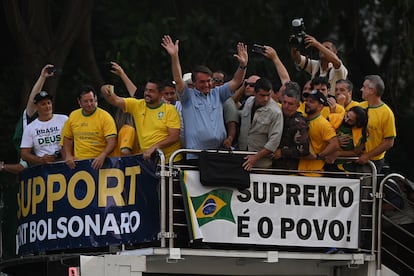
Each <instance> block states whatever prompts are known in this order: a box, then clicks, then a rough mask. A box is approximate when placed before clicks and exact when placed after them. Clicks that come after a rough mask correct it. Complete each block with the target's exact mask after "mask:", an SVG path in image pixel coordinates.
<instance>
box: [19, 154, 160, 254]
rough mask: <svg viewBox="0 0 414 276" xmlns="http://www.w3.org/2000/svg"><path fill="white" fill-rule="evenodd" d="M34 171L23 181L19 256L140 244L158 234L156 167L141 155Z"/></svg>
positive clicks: (42, 167)
mask: <svg viewBox="0 0 414 276" xmlns="http://www.w3.org/2000/svg"><path fill="white" fill-rule="evenodd" d="M91 162H92V160H82V161H78V162H77V164H76V168H75V169H74V170H71V169H69V167H67V165H66V164H65V163H63V162H62V163H55V164H47V165H41V166H36V167H30V168H28V169H26V170H24V171H23V173H22V174H21V176H20V191H19V193H18V213H17V216H18V226H17V233H16V239H17V245H18V254H19V255H27V254H33V253H39V252H47V251H51V250H59V249H76V248H93V247H104V246H108V245H117V244H137V243H142V242H148V241H153V240H156V239H157V235H158V233H159V232H160V215H159V198H158V192H157V187H158V184H159V178H158V177H157V176H156V175H155V171H156V165H155V164H151V163H150V162H148V161H144V160H143V158H142V155H136V156H130V157H122V158H107V159H106V161H105V164H104V166H103V167H102V168H101V169H100V170H94V169H92V168H91Z"/></svg>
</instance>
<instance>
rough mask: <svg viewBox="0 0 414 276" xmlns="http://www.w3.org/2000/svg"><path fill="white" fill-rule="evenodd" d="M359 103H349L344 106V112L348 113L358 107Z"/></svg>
mask: <svg viewBox="0 0 414 276" xmlns="http://www.w3.org/2000/svg"><path fill="white" fill-rule="evenodd" d="M359 104H360V103H359V102H357V101H351V102H350V103H349V104H347V105H346V106H345V111H349V110H350V109H351V108H352V107H354V106H358V105H359Z"/></svg>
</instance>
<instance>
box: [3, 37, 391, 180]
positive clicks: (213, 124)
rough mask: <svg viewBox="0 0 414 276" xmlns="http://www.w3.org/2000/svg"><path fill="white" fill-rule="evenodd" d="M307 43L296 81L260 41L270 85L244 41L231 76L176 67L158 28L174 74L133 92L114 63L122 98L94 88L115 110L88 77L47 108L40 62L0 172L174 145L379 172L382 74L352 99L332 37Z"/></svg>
mask: <svg viewBox="0 0 414 276" xmlns="http://www.w3.org/2000/svg"><path fill="white" fill-rule="evenodd" d="M305 45H306V47H313V48H316V49H317V50H318V51H319V59H318V60H313V59H310V58H308V57H306V56H304V55H302V54H301V52H300V50H299V49H297V48H294V47H292V49H291V55H292V61H293V62H295V63H296V65H297V67H299V68H300V69H302V70H303V71H304V72H306V74H308V76H309V81H307V82H306V83H304V84H303V85H302V86H301V85H299V84H298V83H297V82H295V81H293V80H291V78H290V75H289V73H288V71H287V69H286V67H285V65H284V64H283V62H282V61H281V60H280V58H279V56H278V53H277V51H276V50H275V49H274V48H272V47H271V46H267V45H265V46H263V48H262V51H261V54H262V55H263V56H264V57H266V58H267V59H269V60H270V61H271V62H272V63H273V64H274V66H275V68H276V71H277V74H278V77H279V79H280V83H281V85H280V88H279V89H277V90H276V89H275V88H274V87H273V85H272V83H271V82H270V81H269V80H268V79H266V78H265V77H261V76H259V75H256V74H252V75H250V76H246V71H247V68H248V60H249V54H248V49H247V45H245V44H244V43H238V44H237V46H236V53H235V54H234V59H235V60H237V62H238V65H237V68H236V70H235V72H234V74H233V76H232V77H231V78H227V74H226V73H225V72H223V71H222V70H216V71H214V72H212V71H211V70H210V69H209V68H208V67H207V66H204V65H200V66H196V67H194V70H193V71H192V72H191V73H185V74H183V72H182V69H181V64H180V58H179V54H178V53H179V41H178V40H177V41H173V40H172V38H171V37H170V36H169V35H165V36H163V37H162V43H161V46H162V47H163V48H164V49H165V51H166V52H167V53H168V54H169V56H170V58H171V68H172V76H173V80H169V81H160V80H157V79H151V80H148V81H147V83H146V84H145V90H144V92H143V93H138V89H137V86H136V85H135V84H134V83H133V81H131V80H130V79H129V77H128V76H127V74H126V73H125V72H124V70H123V69H122V67H121V66H120V65H119V64H117V63H116V62H111V72H112V73H113V74H115V75H117V76H118V77H119V78H120V79H121V80H122V82H123V83H124V85H125V87H126V88H127V90H128V93H129V97H120V96H118V95H117V93H116V92H117V91H115V89H114V86H113V85H110V84H104V85H103V86H101V87H100V93H101V95H102V96H103V98H104V99H105V100H106V101H107V102H108V103H109V104H111V105H113V106H115V107H117V108H118V109H117V111H116V115H115V116H114V117H115V118H114V117H113V116H112V115H111V114H110V113H108V112H107V111H105V110H104V109H102V108H100V107H98V95H97V91H96V90H95V88H94V87H92V86H83V87H82V88H81V89H80V90H79V93H78V97H77V101H78V104H79V107H80V108H79V109H76V110H74V111H73V112H71V113H70V114H69V116H66V115H62V114H54V113H53V103H52V102H53V97H52V96H51V95H50V94H49V93H48V92H46V91H43V90H42V89H43V85H44V83H45V81H46V80H47V78H49V77H51V76H53V75H54V73H53V70H49V69H50V68H52V67H53V65H51V64H47V65H45V66H44V68H43V69H42V70H41V74H40V76H39V79H38V80H37V82H36V83H35V84H34V86H33V89H32V91H31V93H30V96H29V100H28V104H27V107H26V109H25V111H24V113H23V115H22V119H21V122H20V124H21V129H22V133H21V140H19V139H17V142H16V144H17V145H18V150H19V153H20V156H21V160H20V162H19V163H16V164H5V163H4V162H0V171H1V170H5V171H9V172H12V173H19V172H20V171H22V170H23V169H24V168H26V167H27V166H31V165H37V164H46V163H52V162H55V161H58V160H63V161H65V162H66V164H67V165H68V166H69V167H70V168H74V167H75V166H76V162H75V161H76V160H80V159H93V161H92V163H91V164H92V167H93V168H94V169H99V168H101V167H102V165H103V163H104V160H105V158H107V157H110V156H123V155H132V154H138V153H142V154H143V157H144V159H149V158H151V157H153V155H154V153H155V152H156V150H157V149H160V150H162V151H163V152H164V154H165V156H166V160H169V158H170V156H171V155H172V153H173V152H174V151H176V150H178V149H180V148H186V149H197V150H208V149H223V148H225V149H232V150H241V151H249V152H251V154H246V156H245V162H244V163H243V167H244V169H246V170H248V171H250V170H252V169H253V168H255V167H256V168H276V169H284V170H299V171H319V172H321V171H357V172H358V171H364V170H365V169H366V168H365V166H364V165H366V164H367V162H368V161H372V162H373V163H374V164H375V166H376V168H377V171H378V172H381V169H382V167H383V165H384V158H385V153H386V151H387V150H389V149H390V148H391V147H392V146H393V143H394V139H395V137H396V127H395V119H394V114H393V112H392V110H391V109H390V108H389V107H388V105H387V104H385V103H384V102H383V101H382V99H381V98H382V96H383V93H384V90H385V85H384V82H383V80H382V78H381V77H380V76H378V75H368V76H366V77H365V80H364V82H363V84H362V87H361V89H360V91H361V93H362V94H361V97H362V99H363V101H362V102H357V101H355V99H353V97H352V94H353V90H354V85H353V84H352V82H351V81H350V80H349V79H347V76H348V70H347V68H346V66H345V65H344V64H343V62H342V61H341V59H340V58H339V57H338V56H337V51H336V47H335V44H334V43H333V42H332V41H323V42H319V41H318V40H316V39H315V38H314V37H312V36H310V35H306V36H305ZM18 138H19V137H18ZM340 157H355V158H354V160H353V161H349V160H348V161H346V160H340ZM197 158H198V156H197V154H186V155H184V156H181V155H177V156H176V157H175V159H174V162H179V163H187V164H195V165H196V164H197V161H198V160H197ZM309 175H320V174H309Z"/></svg>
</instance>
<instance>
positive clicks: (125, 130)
mask: <svg viewBox="0 0 414 276" xmlns="http://www.w3.org/2000/svg"><path fill="white" fill-rule="evenodd" d="M122 149H129V150H130V151H131V155H132V154H138V153H139V145H138V137H137V132H136V130H135V128H134V127H133V126H130V125H128V124H125V125H123V126H122V127H121V129H120V130H119V132H118V143H117V145H116V147H115V149H114V151H113V152H112V154H111V156H121V150H122Z"/></svg>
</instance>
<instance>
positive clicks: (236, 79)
mask: <svg viewBox="0 0 414 276" xmlns="http://www.w3.org/2000/svg"><path fill="white" fill-rule="evenodd" d="M233 56H234V57H235V58H236V59H237V60H238V61H239V66H238V67H237V70H236V72H235V73H234V76H233V78H232V79H231V80H230V82H229V88H230V90H231V91H235V90H236V89H237V88H239V87H240V85H241V84H242V82H243V80H244V77H245V76H246V69H247V62H248V60H249V55H248V54H247V46H246V45H244V43H242V42H239V43H237V54H234V55H233Z"/></svg>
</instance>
